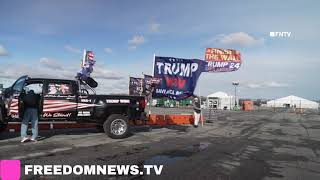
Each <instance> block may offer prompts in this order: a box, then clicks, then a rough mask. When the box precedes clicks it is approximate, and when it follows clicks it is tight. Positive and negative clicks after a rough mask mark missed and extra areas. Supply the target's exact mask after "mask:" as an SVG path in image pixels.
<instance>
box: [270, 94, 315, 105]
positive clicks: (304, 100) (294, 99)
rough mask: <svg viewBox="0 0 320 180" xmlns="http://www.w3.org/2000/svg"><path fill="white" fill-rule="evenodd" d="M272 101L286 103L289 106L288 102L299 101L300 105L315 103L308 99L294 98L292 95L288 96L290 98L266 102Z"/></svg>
mask: <svg viewBox="0 0 320 180" xmlns="http://www.w3.org/2000/svg"><path fill="white" fill-rule="evenodd" d="M273 101H276V102H283V103H288V104H290V102H299V101H301V102H302V103H317V102H314V101H310V100H308V99H304V98H302V97H298V96H294V95H290V96H286V97H283V98H279V99H275V100H271V101H268V102H270V103H271V102H273Z"/></svg>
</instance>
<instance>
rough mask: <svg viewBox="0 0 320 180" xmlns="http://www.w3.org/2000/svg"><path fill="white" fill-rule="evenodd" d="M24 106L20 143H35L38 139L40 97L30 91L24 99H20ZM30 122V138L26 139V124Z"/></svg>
mask: <svg viewBox="0 0 320 180" xmlns="http://www.w3.org/2000/svg"><path fill="white" fill-rule="evenodd" d="M22 101H23V104H24V114H23V119H22V122H21V138H22V140H21V142H25V141H27V140H31V141H33V142H36V141H37V137H38V120H39V103H40V95H38V94H35V93H34V91H33V90H30V91H29V92H28V93H27V94H26V95H25V96H24V97H22ZM29 121H31V125H32V137H31V139H29V138H28V137H27V130H28V124H29Z"/></svg>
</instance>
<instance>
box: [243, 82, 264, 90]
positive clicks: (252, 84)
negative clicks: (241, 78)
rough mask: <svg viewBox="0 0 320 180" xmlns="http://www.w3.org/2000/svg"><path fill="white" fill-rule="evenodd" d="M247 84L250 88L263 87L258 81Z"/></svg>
mask: <svg viewBox="0 0 320 180" xmlns="http://www.w3.org/2000/svg"><path fill="white" fill-rule="evenodd" d="M247 86H248V87H249V88H252V89H256V88H261V87H262V85H261V84H256V83H249V84H247Z"/></svg>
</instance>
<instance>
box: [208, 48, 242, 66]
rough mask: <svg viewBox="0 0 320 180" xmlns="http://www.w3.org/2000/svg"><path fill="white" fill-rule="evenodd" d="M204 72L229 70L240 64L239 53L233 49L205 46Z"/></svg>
mask: <svg viewBox="0 0 320 180" xmlns="http://www.w3.org/2000/svg"><path fill="white" fill-rule="evenodd" d="M205 60H206V61H207V64H206V68H205V72H231V71H236V70H238V69H239V68H240V66H241V63H242V61H241V54H240V52H239V51H237V50H233V49H220V48H207V49H206V52H205Z"/></svg>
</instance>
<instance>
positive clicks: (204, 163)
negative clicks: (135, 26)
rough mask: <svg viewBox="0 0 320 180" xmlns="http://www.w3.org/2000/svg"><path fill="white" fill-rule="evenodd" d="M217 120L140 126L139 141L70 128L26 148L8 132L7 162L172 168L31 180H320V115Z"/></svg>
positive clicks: (2, 148) (223, 116) (2, 141)
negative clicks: (139, 173)
mask: <svg viewBox="0 0 320 180" xmlns="http://www.w3.org/2000/svg"><path fill="white" fill-rule="evenodd" d="M152 111H154V112H156V111H161V109H154V110H152ZM164 111H173V112H174V111H175V110H174V109H170V110H168V109H166V110H164ZM190 112H191V111H190V110H185V112H181V113H190ZM179 113H180V112H179ZM212 119H213V123H205V124H204V127H199V128H193V127H192V126H189V125H184V126H166V127H153V129H152V131H149V128H147V127H136V128H134V129H133V134H132V136H130V137H128V138H126V139H121V140H114V139H110V138H108V137H107V136H106V135H105V134H103V133H99V132H98V131H97V130H95V129H72V130H69V129H68V130H54V131H42V132H40V136H41V137H40V141H39V142H36V143H31V142H30V143H24V144H21V143H20V142H19V140H20V138H19V137H18V134H16V133H6V134H2V135H1V137H0V159H21V160H22V163H23V164H69V165H75V164H137V165H143V164H163V165H164V168H163V171H162V174H161V175H160V176H155V175H151V176H113V177H105V176H87V177H80V176H78V177H77V176H64V177H54V176H52V177H47V176H46V177H23V179H219V180H220V179H221V180H224V179H226V180H229V179H237V180H239V179H240V180H242V179H243V180H247V179H308V180H317V179H320V140H319V139H320V115H319V114H317V113H312V114H311V113H310V114H296V113H292V112H276V113H275V112H272V111H254V112H230V111H221V112H217V113H216V114H215V115H214V117H213V118H212Z"/></svg>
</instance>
